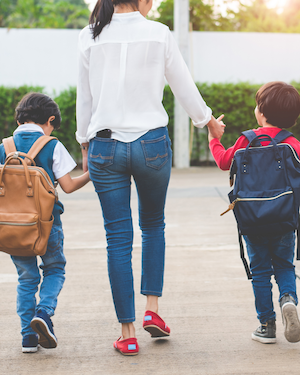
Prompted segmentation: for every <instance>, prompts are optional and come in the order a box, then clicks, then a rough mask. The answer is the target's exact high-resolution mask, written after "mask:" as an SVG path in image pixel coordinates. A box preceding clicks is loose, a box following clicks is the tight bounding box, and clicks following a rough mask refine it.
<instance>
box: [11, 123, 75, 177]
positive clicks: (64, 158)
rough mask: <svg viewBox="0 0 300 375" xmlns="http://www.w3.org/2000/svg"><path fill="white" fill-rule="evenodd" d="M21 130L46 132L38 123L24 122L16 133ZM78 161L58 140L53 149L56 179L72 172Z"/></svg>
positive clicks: (53, 166)
mask: <svg viewBox="0 0 300 375" xmlns="http://www.w3.org/2000/svg"><path fill="white" fill-rule="evenodd" d="M21 132H40V133H42V134H44V132H43V129H42V128H41V127H40V126H38V125H36V124H23V125H20V126H18V127H17V129H16V130H15V131H14V135H15V134H17V133H21ZM76 165H77V164H76V163H75V161H74V159H73V158H72V156H71V155H70V154H69V152H68V150H67V149H66V148H65V146H64V145H63V144H62V143H61V142H60V141H58V142H57V143H56V146H55V148H54V151H53V165H52V171H53V173H54V176H55V178H56V180H58V179H59V178H61V177H63V176H65V175H66V174H67V173H70V172H71V171H72V170H73V169H74V168H75V167H76Z"/></svg>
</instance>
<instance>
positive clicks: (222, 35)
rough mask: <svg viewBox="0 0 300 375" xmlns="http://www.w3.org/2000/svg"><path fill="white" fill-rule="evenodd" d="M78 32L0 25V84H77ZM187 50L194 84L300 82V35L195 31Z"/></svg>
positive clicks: (52, 87) (52, 88)
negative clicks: (15, 27)
mask: <svg viewBox="0 0 300 375" xmlns="http://www.w3.org/2000/svg"><path fill="white" fill-rule="evenodd" d="M79 32H80V30H59V29H4V28H0V86H1V85H2V86H10V87H18V86H21V85H25V84H26V85H37V86H43V87H45V89H46V91H47V92H48V94H49V95H51V94H52V93H53V92H56V93H59V92H60V91H62V90H64V89H67V88H68V87H69V86H75V85H76V76H77V38H78V34H79ZM190 53H191V59H190V61H191V63H190V68H191V71H192V74H193V76H194V80H195V81H196V82H208V83H212V82H238V81H249V82H251V83H265V82H268V81H272V80H281V81H285V82H291V81H292V80H295V81H300V68H299V67H300V34H276V33H235V32H193V33H191V36H190Z"/></svg>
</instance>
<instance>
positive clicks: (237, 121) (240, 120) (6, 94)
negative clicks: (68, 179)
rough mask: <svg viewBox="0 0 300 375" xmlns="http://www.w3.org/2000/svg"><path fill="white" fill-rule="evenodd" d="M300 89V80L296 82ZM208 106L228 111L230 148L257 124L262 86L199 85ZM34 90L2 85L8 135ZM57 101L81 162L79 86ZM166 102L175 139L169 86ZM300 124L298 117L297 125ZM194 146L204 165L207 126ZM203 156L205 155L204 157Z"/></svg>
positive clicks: (66, 137) (62, 135) (0, 120)
mask: <svg viewBox="0 0 300 375" xmlns="http://www.w3.org/2000/svg"><path fill="white" fill-rule="evenodd" d="M292 84H293V85H294V86H295V87H296V88H297V90H298V91H299V92H300V82H292ZM197 86H198V89H199V91H200V92H201V94H202V96H203V98H204V100H205V101H206V103H207V105H208V106H210V107H211V108H212V109H213V114H214V115H215V117H218V116H219V115H221V114H222V113H224V114H225V118H224V122H225V124H226V131H225V134H224V136H223V138H222V143H223V144H224V146H225V147H226V148H227V147H229V146H231V145H232V144H233V143H234V142H235V140H236V139H237V138H238V137H239V135H240V133H241V132H242V131H243V130H246V129H250V128H255V127H257V123H256V120H255V116H254V108H255V93H256V91H257V90H258V88H259V87H260V85H253V84H250V83H247V82H240V83H237V84H233V83H220V84H206V83H203V84H197ZM30 91H38V92H45V91H44V89H43V88H42V87H30V86H22V87H19V88H6V87H3V86H0V134H1V137H2V138H3V137H7V136H9V135H11V134H12V132H13V131H14V129H15V128H16V122H15V119H14V110H15V107H16V105H17V103H18V102H19V101H20V99H21V98H22V97H23V96H24V95H25V94H26V93H27V92H30ZM54 100H55V101H56V102H57V104H58V105H59V107H60V110H61V114H62V120H63V121H62V126H61V129H60V130H59V131H57V132H53V135H55V136H56V137H57V138H58V139H59V140H60V141H61V142H62V143H63V144H64V145H65V146H66V148H67V149H68V150H69V152H70V153H71V154H72V155H73V157H74V158H75V159H76V160H77V161H80V155H81V153H80V148H79V145H78V143H77V142H76V140H75V136H74V134H75V131H76V118H75V102H76V88H74V87H71V88H70V89H69V90H65V91H63V92H61V93H60V95H59V96H57V97H55V98H54ZM163 104H164V107H165V108H166V111H167V112H168V114H169V118H170V121H169V126H168V128H169V133H170V138H171V140H172V141H173V139H174V97H173V94H172V92H171V90H170V88H169V87H168V86H166V87H165V91H164V98H163ZM299 124H300V119H298V123H297V125H299ZM292 132H293V133H294V135H295V136H296V137H297V138H298V139H300V127H299V126H296V127H294V128H292ZM192 136H193V146H192V152H191V164H192V165H199V164H201V162H200V159H201V160H202V161H203V160H206V159H207V160H208V154H209V152H208V148H207V132H206V129H204V130H203V129H197V128H193V134H192ZM200 155H201V157H200Z"/></svg>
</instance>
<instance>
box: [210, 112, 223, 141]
mask: <svg viewBox="0 0 300 375" xmlns="http://www.w3.org/2000/svg"><path fill="white" fill-rule="evenodd" d="M223 118H224V115H221V116H220V117H218V118H217V119H215V118H214V116H211V120H210V121H209V123H208V124H207V127H208V141H209V142H210V141H211V140H213V139H214V138H217V139H218V140H219V141H220V140H221V138H222V136H223V134H224V130H225V126H226V125H225V124H224V122H223V121H222V119H223Z"/></svg>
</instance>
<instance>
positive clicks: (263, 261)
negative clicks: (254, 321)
mask: <svg viewBox="0 0 300 375" xmlns="http://www.w3.org/2000/svg"><path fill="white" fill-rule="evenodd" d="M244 239H245V242H246V245H247V252H248V257H249V260H250V270H251V272H252V287H253V292H254V297H255V307H256V312H257V318H258V319H259V321H260V322H261V323H266V321H268V320H270V319H275V318H276V314H275V311H274V307H273V299H272V283H271V276H272V275H274V276H275V281H276V283H277V285H278V288H279V293H280V295H279V300H280V298H281V297H282V296H283V295H284V294H285V293H288V294H290V295H291V296H292V297H293V298H294V299H295V301H296V304H297V303H298V299H297V294H296V275H295V266H294V263H293V262H294V249H295V233H294V232H293V231H292V232H288V233H286V234H284V235H278V236H267V235H264V236H254V235H251V236H250V235H249V236H244Z"/></svg>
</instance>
